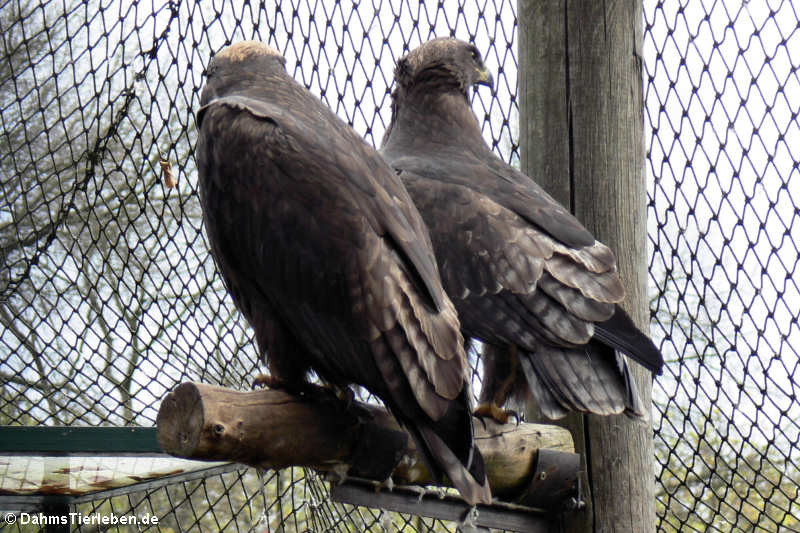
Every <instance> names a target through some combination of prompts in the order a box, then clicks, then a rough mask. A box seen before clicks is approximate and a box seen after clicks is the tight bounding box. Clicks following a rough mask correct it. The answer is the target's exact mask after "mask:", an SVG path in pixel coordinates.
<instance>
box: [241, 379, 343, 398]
mask: <svg viewBox="0 0 800 533" xmlns="http://www.w3.org/2000/svg"><path fill="white" fill-rule="evenodd" d="M252 388H253V389H256V388H262V389H271V390H282V391H284V392H286V393H288V394H291V395H293V396H306V397H309V396H320V395H329V394H335V393H334V392H333V391H332V390H331V389H330V387H326V386H321V385H314V384H313V383H308V382H306V381H286V380H283V379H281V378H279V377H275V376H270V375H269V374H256V376H255V378H253V383H252Z"/></svg>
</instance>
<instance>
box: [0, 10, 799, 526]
mask: <svg viewBox="0 0 800 533" xmlns="http://www.w3.org/2000/svg"><path fill="white" fill-rule="evenodd" d="M214 4H216V3H195V2H179V1H173V2H153V3H152V4H150V3H146V2H137V3H127V2H119V1H115V0H106V1H100V0H97V1H89V2H85V1H77V0H63V1H61V2H50V3H45V2H40V1H33V0H9V1H7V2H5V3H3V4H2V8H0V10H1V11H0V34H2V46H3V54H4V61H3V62H2V63H0V94H2V99H0V121H2V133H1V134H0V146H2V148H1V149H0V172H1V173H2V174H1V175H0V177H1V179H0V182H1V183H2V202H3V205H2V208H0V258H1V259H2V261H3V267H2V269H0V354H1V357H0V424H16V425H20V424H22V425H35V424H46V425H55V424H72V425H76V424H77V425H123V424H138V425H145V426H150V425H153V424H154V422H155V415H156V412H157V408H158V404H159V401H160V398H161V397H162V396H163V395H164V394H165V393H166V392H167V391H168V390H170V389H171V388H173V387H174V386H175V385H176V384H177V383H180V382H182V381H185V380H197V381H204V382H208V383H215V384H221V385H226V386H232V387H237V388H243V387H249V385H250V382H251V380H252V377H253V375H254V374H255V373H256V372H257V371H258V370H259V362H258V361H257V357H256V352H255V347H254V345H253V343H252V338H251V332H250V331H249V329H248V328H247V326H246V323H245V322H244V320H243V319H242V318H241V317H240V316H239V314H238V313H237V312H236V311H235V309H234V308H233V306H232V303H231V301H230V299H229V298H228V297H227V295H226V294H225V290H224V287H223V284H222V282H221V279H220V278H219V276H218V274H217V273H216V270H215V268H214V265H213V262H212V261H211V259H210V257H209V255H208V252H207V244H206V241H205V236H204V234H203V232H202V230H201V214H200V208H199V204H198V201H197V194H196V176H195V174H196V168H195V162H194V158H193V143H194V141H195V139H196V130H195V122H194V118H193V113H194V111H196V109H197V107H198V100H199V93H200V89H201V87H202V82H203V76H202V73H203V68H204V66H205V65H206V63H207V62H208V59H209V57H210V56H211V55H212V53H213V52H215V51H217V50H219V49H220V48H221V47H223V46H224V45H226V44H228V43H230V42H233V41H237V40H242V39H258V40H262V41H266V42H269V43H271V44H272V45H273V46H275V47H276V48H278V49H279V50H280V51H281V52H282V53H283V54H284V55H285V57H286V58H287V68H288V70H289V72H290V73H291V74H292V75H293V76H294V77H295V78H296V79H297V80H298V81H300V82H301V83H303V84H305V85H306V86H307V87H308V88H309V89H310V90H311V91H312V92H313V93H314V94H317V95H319V96H320V97H321V98H322V99H323V100H324V101H325V102H326V103H327V104H328V105H329V106H330V107H331V108H332V109H333V110H334V111H335V112H336V113H338V114H339V115H340V116H341V117H342V118H344V119H345V120H347V121H348V122H350V123H351V124H352V125H353V126H354V128H355V129H356V131H358V132H359V133H360V134H362V135H364V136H365V138H366V139H367V141H368V142H370V143H372V144H377V143H378V142H379V140H380V138H381V136H382V134H383V131H384V129H385V127H386V124H387V121H388V119H389V114H390V111H389V93H390V90H391V85H392V73H393V68H394V63H395V61H396V59H397V58H399V57H400V56H401V55H403V54H404V53H405V52H407V51H408V50H409V49H411V48H413V47H414V46H416V45H417V44H419V43H421V42H423V41H425V40H427V39H429V38H431V37H434V36H442V35H455V36H457V37H459V38H462V39H465V40H471V41H473V42H475V43H476V44H477V45H478V47H479V48H480V49H481V51H482V52H483V53H484V55H485V57H486V62H487V65H488V66H489V68H490V69H491V70H492V71H493V72H494V73H495V80H496V91H495V93H494V94H489V93H488V92H481V91H478V92H477V93H476V95H475V97H474V103H473V106H474V109H475V111H476V113H477V115H478V117H479V118H480V119H482V125H483V132H484V136H485V138H486V139H487V140H488V141H489V142H490V145H491V146H492V147H493V148H494V149H495V150H496V151H497V152H498V153H499V154H500V155H501V156H502V157H503V158H504V159H505V160H507V161H510V162H512V163H515V162H516V161H517V160H518V144H517V142H518V140H517V136H518V128H517V120H518V107H517V98H516V86H517V79H516V73H517V62H516V57H517V42H516V40H515V39H516V31H517V28H516V17H515V11H516V5H515V2H513V1H507V2H503V1H501V0H494V1H493V2H489V1H481V0H475V1H472V2H459V3H455V2H453V3H437V2H399V1H398V2H388V1H384V2H380V1H375V2H371V3H364V2H361V3H345V2H339V3H335V4H334V3H323V2H306V1H303V0H294V1H291V2H280V3H278V4H277V5H272V4H271V3H259V2H252V3H248V2H240V3H235V4H234V3H230V4H222V3H220V5H214ZM799 28H800V16H799V15H798V12H797V10H796V8H795V6H793V5H792V3H791V2H786V1H783V2H779V1H774V2H766V1H756V0H751V1H749V2H744V3H742V2H738V1H733V0H729V1H727V2H721V1H716V2H712V1H710V0H709V1H704V0H689V1H683V2H681V1H670V2H654V1H646V2H645V4H644V53H645V56H644V80H643V86H644V91H645V116H644V120H645V143H646V146H647V159H648V161H647V167H646V168H647V173H648V180H649V181H648V183H649V189H648V190H649V200H650V203H649V211H648V220H649V241H650V263H649V264H650V281H651V297H652V299H651V309H652V334H653V337H654V339H655V340H656V342H657V344H659V345H660V347H661V348H662V350H663V352H664V354H665V356H666V358H667V360H668V366H667V369H666V371H665V375H664V376H662V377H661V378H660V379H659V380H658V381H657V382H656V385H655V387H654V406H653V415H654V430H655V442H656V457H655V465H656V466H655V470H656V477H657V514H658V528H659V530H660V531H665V532H669V531H720V532H727V531H770V532H783V531H796V530H800V522H798V518H797V517H798V516H800V494H798V483H800V474H798V470H797V467H796V466H795V465H796V464H798V461H800V457H799V455H800V453H798V450H800V435H799V433H800V431H798V430H799V429H800V427H799V425H800V423H798V420H800V401H799V400H798V397H797V393H798V385H797V382H798V381H800V380H799V379H798V376H800V368H799V367H798V365H800V358H798V353H797V351H796V349H795V348H794V347H793V346H794V345H796V344H797V335H798V307H797V304H796V302H798V301H800V294H798V293H799V292H800V291H799V290H798V286H797V284H796V282H795V281H794V277H795V270H796V266H797V264H798V248H797V246H796V244H795V243H796V242H798V241H800V235H799V234H798V231H800V230H798V219H800V207H798V206H800V202H798V201H797V200H795V199H796V198H800V196H798V192H800V191H798V190H797V187H798V185H797V183H800V182H798V180H797V174H798V168H799V167H800V163H798V161H800V154H798V152H797V150H798V148H797V147H798V146H800V126H799V125H798V111H800V86H799V85H800V80H799V79H798V68H800V67H798V64H800V32H799V31H798V29H799ZM161 161H165V162H166V163H167V164H168V165H169V166H171V171H172V173H173V174H174V176H175V177H176V178H177V186H176V187H175V188H170V187H167V186H166V185H165V181H164V174H165V171H164V170H163V167H162V165H161V164H160V162H161ZM792 178H794V180H792ZM324 491H325V489H324V486H323V485H322V483H321V482H319V480H318V479H317V478H316V477H314V475H313V474H311V473H303V472H302V471H300V470H287V471H283V472H281V473H269V474H268V475H266V476H264V477H261V478H259V477H258V476H257V475H256V474H255V473H254V472H253V471H243V472H239V473H228V474H224V475H220V476H216V477H214V478H209V479H208V480H199V481H193V482H187V483H186V484H182V485H179V486H174V487H166V486H165V487H160V488H157V489H151V490H147V491H143V492H141V493H136V494H133V495H128V496H124V497H123V496H116V497H113V498H108V499H104V500H100V501H97V502H87V503H85V504H81V505H83V506H84V507H86V508H87V509H88V508H89V507H91V506H112V507H114V506H116V507H114V508H115V509H123V510H124V509H129V510H139V509H144V508H147V509H151V510H152V512H154V513H156V512H157V514H158V515H159V516H160V517H167V516H172V517H174V520H176V521H179V522H180V523H181V524H182V525H181V526H179V527H173V526H163V527H161V529H163V530H169V528H170V527H173V529H175V530H184V529H187V526H186V524H194V525H196V526H198V527H200V528H201V529H205V528H209V529H217V528H218V527H219V528H222V529H238V530H247V531H249V530H253V529H257V530H264V529H267V530H270V531H272V530H277V529H276V528H278V523H279V522H280V520H281V519H277V518H275V517H276V516H279V517H280V516H282V517H283V518H282V519H285V520H284V525H285V528H286V529H288V530H296V531H304V530H307V529H311V530H314V531H322V530H340V529H341V530H359V528H360V527H362V526H363V527H364V528H366V529H371V528H372V529H376V530H380V529H381V528H382V527H385V528H396V529H398V530H403V531H415V530H416V531H427V530H432V529H436V530H437V531H439V530H441V528H446V527H449V526H446V525H445V524H442V523H436V524H434V523H432V522H431V521H427V520H426V521H422V520H421V519H417V518H416V517H405V518H403V517H400V515H390V514H388V513H379V512H377V511H370V510H366V509H362V508H350V507H346V506H340V505H334V504H332V503H330V502H328V501H327V497H326V493H325V492H324ZM201 500H202V502H201ZM87 506H88V507H87ZM84 507H81V509H83V508H84ZM156 508H158V510H156ZM244 509H247V512H245V511H244ZM265 509H267V511H266V512H265V511H264V510H265ZM312 510H313V512H312ZM137 512H138V511H137ZM226 513H227V514H226ZM281 513H285V515H281ZM288 516H294V517H295V518H294V519H293V520H295V521H294V522H292V521H291V520H290V519H287V517H288ZM387 517H388V518H387ZM398 517H399V518H398ZM164 520H167V521H168V520H170V519H169V518H164ZM273 520H279V522H273ZM387 520H389V521H390V522H387ZM348 521H352V523H351V522H348ZM163 523H166V522H163ZM212 524H213V525H212ZM233 524H235V527H234V525H233ZM345 524H346V525H345ZM222 526H226V527H222ZM348 528H350V529H348Z"/></svg>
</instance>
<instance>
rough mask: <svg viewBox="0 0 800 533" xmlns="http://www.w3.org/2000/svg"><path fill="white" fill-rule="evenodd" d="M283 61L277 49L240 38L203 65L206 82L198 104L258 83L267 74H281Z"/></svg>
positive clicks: (283, 69) (267, 75)
mask: <svg viewBox="0 0 800 533" xmlns="http://www.w3.org/2000/svg"><path fill="white" fill-rule="evenodd" d="M285 63H286V60H285V59H284V58H283V56H282V55H281V54H280V52H278V51H277V50H275V49H274V48H272V47H271V46H269V45H267V44H264V43H262V42H259V41H242V42H238V43H234V44H232V45H230V46H228V47H225V48H223V49H222V50H220V51H219V52H217V53H216V54H215V55H214V57H213V58H211V62H210V63H209V64H208V67H206V71H205V76H206V85H205V88H204V89H203V94H202V96H201V97H200V104H201V105H205V104H207V103H208V102H209V101H210V100H212V99H213V98H216V97H218V96H225V95H227V94H229V93H230V92H231V91H234V90H242V89H243V88H247V87H256V86H259V85H260V83H261V82H262V81H263V80H264V79H265V78H266V77H269V76H278V77H283V76H285V75H286V68H285Z"/></svg>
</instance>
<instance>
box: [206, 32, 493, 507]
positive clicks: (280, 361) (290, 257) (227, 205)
mask: <svg viewBox="0 0 800 533" xmlns="http://www.w3.org/2000/svg"><path fill="white" fill-rule="evenodd" d="M197 120H198V127H199V137H198V142H197V149H196V150H197V151H196V154H197V163H198V173H199V178H200V193H201V203H202V206H203V216H204V223H205V227H206V231H207V233H208V237H209V242H210V244H211V252H212V254H213V256H214V258H215V260H216V262H217V265H218V267H219V269H220V271H221V273H222V276H223V278H224V279H225V282H226V286H227V288H228V290H229V291H230V293H231V295H232V296H233V299H234V302H235V303H236V305H237V307H238V308H239V309H240V310H241V311H242V312H243V313H244V315H245V316H246V317H247V319H248V321H249V322H250V324H251V325H252V326H253V328H254V330H255V335H256V340H257V342H258V346H259V351H260V353H261V354H262V356H265V357H266V358H267V361H268V365H269V369H270V372H271V373H272V378H273V379H274V380H277V381H278V382H283V383H285V384H286V385H287V386H290V387H291V386H292V385H298V384H302V383H305V380H306V378H307V374H308V372H309V371H311V370H313V371H314V372H316V373H317V375H318V376H320V377H321V378H322V379H323V380H325V381H327V382H329V383H331V384H334V385H337V386H342V387H345V386H348V385H349V384H353V383H355V384H359V385H362V386H364V387H366V388H367V389H368V390H369V391H371V392H372V393H373V394H375V395H377V396H378V397H379V398H381V399H382V400H383V401H384V402H385V403H386V405H387V407H388V408H389V409H390V410H391V411H392V413H393V414H394V415H395V416H396V417H397V418H398V419H399V421H400V422H401V423H402V424H404V425H406V426H407V427H408V428H409V430H410V431H411V432H412V434H413V435H414V436H415V438H416V439H417V441H418V446H419V447H420V448H421V450H422V452H423V453H424V454H425V455H426V458H427V460H428V461H429V463H430V466H431V468H432V470H433V472H434V473H435V474H436V475H438V476H439V477H441V476H442V475H443V474H447V475H448V476H449V477H450V479H451V480H452V481H453V483H454V485H455V486H456V488H458V489H459V491H460V492H461V493H462V495H463V496H464V498H465V499H466V500H467V501H469V502H470V503H477V502H480V503H489V502H490V501H491V495H490V493H489V487H488V484H487V481H486V476H485V472H484V467H483V460H482V459H481V457H480V454H479V453H478V451H477V448H475V445H474V442H473V431H472V418H471V413H470V392H469V387H468V381H467V362H466V356H465V353H464V350H463V339H462V337H461V334H460V331H459V324H458V319H457V316H456V312H455V309H454V308H453V304H452V303H451V301H450V300H449V299H448V297H447V295H446V294H445V292H444V290H443V288H442V285H441V280H440V278H439V273H438V269H437V265H436V261H435V259H434V256H433V251H432V247H431V243H430V239H429V236H428V233H427V230H426V229H425V226H424V224H423V222H422V219H421V218H420V215H419V213H418V212H417V210H416V209H415V208H414V206H413V203H412V202H411V200H410V198H409V196H408V194H407V192H406V190H405V189H404V187H403V185H402V184H401V182H400V181H399V179H398V178H397V177H396V176H395V175H394V173H393V172H392V171H391V169H390V168H389V167H388V166H387V165H386V163H385V162H384V161H383V159H381V157H380V156H379V155H378V153H377V152H376V151H375V150H374V149H372V148H371V147H369V146H368V145H367V144H366V143H364V141H363V140H362V139H361V138H360V137H359V136H358V135H357V134H356V133H355V132H354V131H353V130H352V129H351V128H350V127H348V126H347V125H346V124H345V123H344V122H342V121H341V120H340V119H339V118H338V117H336V115H335V114H334V113H332V112H331V111H330V110H329V109H328V108H327V107H326V106H325V105H323V104H322V103H321V102H320V101H319V100H318V99H317V98H315V97H314V96H312V95H311V93H309V92H308V91H307V90H306V89H305V88H303V87H302V86H301V85H299V84H298V83H296V82H295V81H294V80H293V79H292V78H291V77H290V76H289V75H288V74H287V73H286V71H285V69H284V59H283V58H282V57H281V56H280V54H278V53H277V52H276V51H275V50H273V49H271V48H269V47H267V46H266V45H263V44H261V43H255V42H245V43H238V44H235V45H232V46H230V47H228V48H226V49H225V50H223V51H221V52H220V53H218V54H217V55H216V56H215V57H214V58H213V60H212V61H211V63H210V65H209V67H208V69H207V83H206V86H205V88H204V89H203V93H202V96H201V108H200V110H199V112H198V116H197Z"/></svg>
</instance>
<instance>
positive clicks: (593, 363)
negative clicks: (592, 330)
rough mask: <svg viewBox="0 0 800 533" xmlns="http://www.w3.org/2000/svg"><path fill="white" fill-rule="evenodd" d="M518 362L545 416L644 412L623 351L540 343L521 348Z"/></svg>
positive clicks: (588, 346)
mask: <svg viewBox="0 0 800 533" xmlns="http://www.w3.org/2000/svg"><path fill="white" fill-rule="evenodd" d="M520 363H521V366H522V369H523V372H524V373H525V377H526V379H527V381H528V386H529V387H530V389H531V393H532V394H533V396H534V398H536V401H537V402H538V403H539V408H540V409H541V411H542V413H544V415H545V416H547V417H548V418H552V419H558V418H562V417H563V416H564V415H566V414H567V413H568V412H570V411H580V412H585V413H594V414H598V415H610V414H618V413H625V414H627V415H628V416H630V417H632V418H641V417H642V416H643V415H644V409H643V404H642V401H641V398H640V397H639V392H638V389H637V387H636V383H635V381H634V380H633V376H632V375H631V374H630V369H629V368H628V365H627V363H626V361H625V358H624V356H623V355H621V354H618V353H614V355H613V356H611V352H610V351H608V350H607V349H605V348H604V347H602V346H598V345H597V344H596V343H590V344H588V345H586V346H585V347H584V348H582V349H563V348H548V347H542V348H540V349H538V350H537V351H536V352H535V353H532V352H521V353H520Z"/></svg>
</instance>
